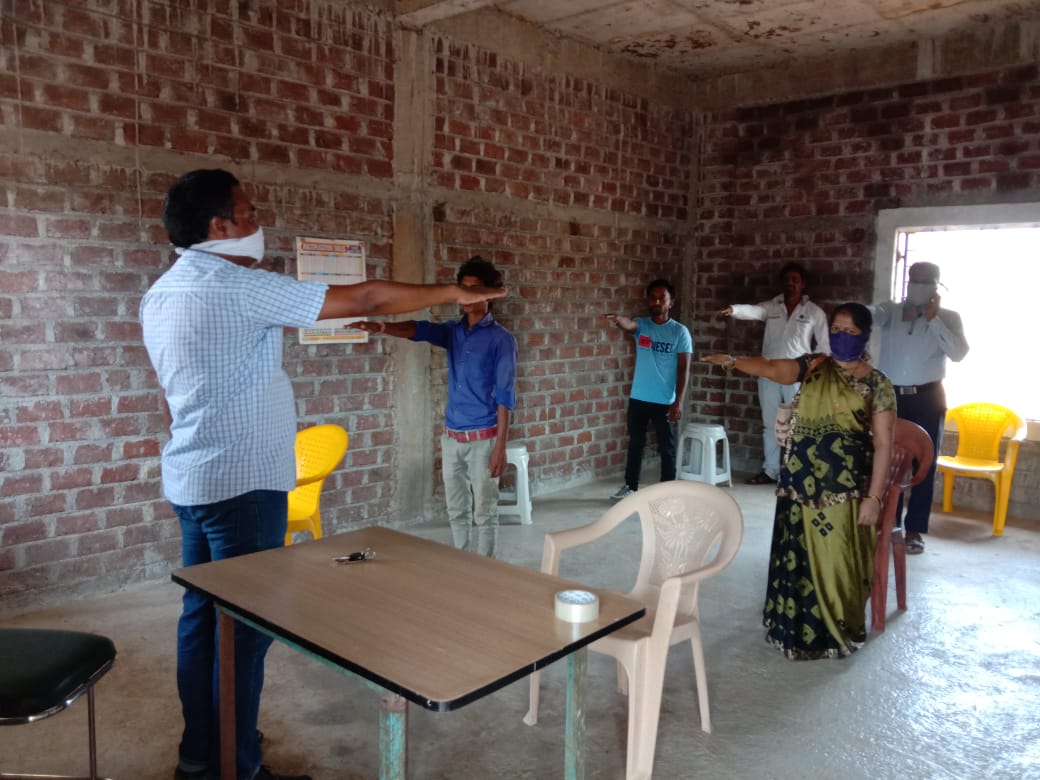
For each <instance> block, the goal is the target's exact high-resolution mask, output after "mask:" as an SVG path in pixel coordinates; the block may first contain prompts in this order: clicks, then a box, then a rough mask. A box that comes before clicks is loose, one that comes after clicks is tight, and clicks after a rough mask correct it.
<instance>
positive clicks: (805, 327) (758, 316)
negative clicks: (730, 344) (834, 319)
mask: <svg viewBox="0 0 1040 780" xmlns="http://www.w3.org/2000/svg"><path fill="white" fill-rule="evenodd" d="M731 308H732V309H733V318H734V319H738V320H761V321H764V322H765V323H766V332H765V334H764V335H763V336H762V357H764V358H767V359H769V360H777V359H778V358H796V357H800V356H801V355H806V354H808V353H810V352H813V351H814V350H813V345H812V340H813V338H814V337H815V339H816V349H815V351H816V352H824V353H826V354H828V355H829V354H830V351H831V341H830V335H829V328H828V327H827V315H826V314H824V313H823V309H821V308H820V307H819V306H817V305H816V304H815V303H813V302H812V301H810V300H809V296H808V295H803V296H802V300H801V301H800V302H799V303H798V305H797V306H795V307H794V311H793V312H791V316H790V317H788V316H787V304H785V303H784V296H783V293H781V294H780V295H778V296H776V297H775V298H773V299H771V300H768V301H763V302H762V303H759V304H755V305H750V304H737V305H734V306H732V307H731Z"/></svg>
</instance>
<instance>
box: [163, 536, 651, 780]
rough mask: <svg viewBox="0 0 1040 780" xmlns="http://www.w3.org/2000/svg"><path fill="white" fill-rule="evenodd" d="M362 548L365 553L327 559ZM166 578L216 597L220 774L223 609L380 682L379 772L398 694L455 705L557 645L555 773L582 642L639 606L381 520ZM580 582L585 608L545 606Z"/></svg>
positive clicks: (548, 659) (568, 755) (230, 771)
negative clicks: (561, 614) (562, 701)
mask: <svg viewBox="0 0 1040 780" xmlns="http://www.w3.org/2000/svg"><path fill="white" fill-rule="evenodd" d="M365 548H372V549H373V550H374V551H375V557H374V558H373V559H372V560H366V561H361V562H355V563H336V562H335V561H334V560H333V559H334V558H336V557H339V556H344V555H348V554H350V553H353V552H357V551H359V550H364V549H365ZM173 581H174V582H176V583H178V584H180V585H183V586H184V587H186V588H191V589H193V590H196V591H199V592H200V593H204V594H206V595H207V596H209V597H211V598H212V599H213V600H214V601H215V602H216V603H217V605H218V607H219V608H220V609H219V616H218V626H219V628H218V632H219V636H220V643H219V655H220V659H219V664H220V680H221V686H220V697H221V698H220V711H221V715H222V717H221V777H222V778H224V780H234V778H235V735H234V728H235V722H234V717H229V714H230V713H234V685H233V684H231V682H230V681H233V680H234V651H233V646H234V631H233V626H234V620H239V621H242V622H244V623H247V624H248V625H251V626H253V627H254V628H257V629H259V630H260V631H263V632H264V633H267V634H269V635H270V636H272V637H274V638H275V639H278V640H280V641H282V642H285V643H286V644H288V645H290V646H291V647H294V648H296V649H297V650H299V651H301V652H303V653H305V654H307V655H310V656H312V657H315V658H318V659H319V660H322V661H324V662H326V663H328V664H330V665H332V666H335V667H338V668H341V669H345V670H347V671H349V672H353V673H354V674H357V675H359V676H360V677H362V678H364V679H366V680H368V681H370V682H371V683H373V684H375V685H376V686H378V687H379V688H381V689H383V691H384V697H383V708H382V712H381V715H380V731H379V734H380V755H381V766H380V777H381V778H384V779H385V780H389V779H390V778H404V777H405V774H406V759H407V752H406V741H407V702H409V701H412V702H415V703H416V704H419V705H421V706H423V707H425V708H426V709H429V710H434V711H446V710H453V709H458V708H459V707H462V706H463V705H465V704H469V703H470V702H472V701H475V700H477V699H479V698H481V697H483V696H486V695H487V694H489V693H492V692H493V691H496V690H498V689H499V688H502V687H504V686H506V685H508V684H509V683H512V682H514V681H516V680H519V679H521V678H523V677H526V676H527V675H529V674H530V673H531V672H533V671H535V670H537V669H542V668H544V667H546V666H548V665H549V664H551V663H552V662H553V661H556V660H558V659H560V658H563V657H564V656H567V657H568V674H567V722H566V734H565V750H564V753H565V766H564V775H565V777H567V778H581V777H583V776H584V761H583V750H582V748H583V744H582V743H583V742H584V713H583V710H584V708H583V701H582V689H583V684H582V683H583V677H584V667H585V661H586V654H587V650H586V649H585V647H586V645H588V644H589V643H590V642H593V641H594V640H596V639H599V638H600V637H602V636H605V635H607V634H609V633H611V632H613V631H616V630H618V629H619V628H621V627H623V626H625V625H628V624H629V623H631V622H633V621H635V620H638V619H639V618H640V617H642V616H643V614H644V612H645V610H644V607H643V605H642V604H641V603H639V602H638V601H635V600H633V599H630V598H627V597H625V596H622V595H621V594H618V593H615V592H613V591H609V590H600V589H590V588H585V587H584V586H580V585H578V584H576V583H574V582H570V581H568V580H564V579H561V578H559V577H553V576H550V575H548V574H543V573H541V572H539V571H535V570H532V569H526V568H523V567H520V566H514V565H512V564H509V563H504V562H502V561H496V560H492V559H490V558H485V557H482V556H479V555H475V554H472V553H466V552H461V551H459V550H456V549H454V548H452V547H449V546H447V545H443V544H438V543H436V542H431V541H427V540H425V539H420V538H418V537H416V536H411V535H409V534H405V533H401V532H398V531H393V530H390V529H388V528H381V527H373V528H364V529H362V530H359V531H353V532H350V533H345V534H339V535H337V536H331V537H326V538H324V539H321V540H318V541H312V542H305V543H303V544H295V545H292V546H290V547H284V548H280V549H276V550H267V551H265V552H259V553H253V554H251V555H243V556H240V557H237V558H229V559H226V560H222V561H214V562H212V563H204V564H200V565H198V566H191V567H188V568H183V569H178V570H177V571H175V572H173ZM577 587H580V588H583V589H586V590H592V591H593V592H595V593H596V594H597V595H598V596H599V601H600V610H599V617H598V618H597V619H596V620H593V621H589V622H587V623H567V622H564V621H562V620H558V619H557V618H556V616H555V595H556V593H557V592H559V591H561V590H567V589H570V588H577ZM225 683H226V684H225ZM518 717H519V715H518ZM514 734H515V730H514Z"/></svg>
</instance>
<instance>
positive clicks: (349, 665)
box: [170, 573, 646, 712]
mask: <svg viewBox="0 0 1040 780" xmlns="http://www.w3.org/2000/svg"><path fill="white" fill-rule="evenodd" d="M170 579H172V580H173V582H175V583H176V584H178V585H180V586H182V587H184V588H187V589H189V590H193V591H195V592H196V593H201V594H203V595H204V596H206V597H207V598H209V599H211V600H212V601H213V602H214V603H215V604H217V605H218V606H219V607H220V608H221V609H222V610H224V611H225V612H227V613H228V614H229V615H231V616H232V617H233V618H234V619H236V620H239V621H241V622H245V623H247V624H249V625H251V626H252V627H253V628H256V629H257V630H259V631H262V632H263V633H265V634H268V635H269V636H271V637H273V638H275V639H277V640H279V641H281V642H285V643H291V644H292V645H294V646H295V647H297V648H300V649H301V650H303V651H305V652H306V653H307V654H309V655H311V656H313V657H314V658H318V659H320V660H323V661H328V662H329V663H331V664H333V665H335V666H338V667H339V668H341V669H345V670H346V671H348V672H350V673H351V674H355V675H357V676H358V677H361V678H363V679H365V680H368V681H369V682H371V683H375V684H376V685H378V686H380V687H382V688H385V689H386V690H388V691H390V692H392V693H396V694H398V695H399V696H403V697H404V698H405V699H407V700H408V701H411V702H414V703H415V704H418V705H419V706H421V707H423V708H424V709H427V710H431V711H433V712H450V711H452V710H457V709H461V708H462V707H464V706H466V705H467V704H471V703H472V702H474V701H477V700H478V699H482V698H484V697H485V696H487V695H489V694H491V693H494V692H495V691H498V690H500V689H502V688H504V687H506V686H507V685H510V684H512V683H514V682H516V681H517V680H522V679H523V678H524V677H527V676H528V675H530V674H532V673H533V672H536V671H538V670H540V669H544V668H546V667H547V666H550V665H551V664H553V663H555V662H556V661H558V660H560V659H561V658H566V657H567V656H568V655H570V654H571V653H573V652H575V651H576V650H580V649H581V648H583V647H586V646H588V645H590V644H592V643H593V642H595V641H596V640H597V639H602V638H603V637H605V636H607V635H609V634H612V633H614V632H615V631H618V630H619V629H621V628H624V627H625V626H627V625H629V624H631V623H634V622H636V621H637V620H639V619H640V618H642V617H644V616H645V615H646V608H645V607H643V608H642V609H639V610H637V611H636V612H634V613H632V614H631V615H628V616H626V617H624V618H621V619H618V620H615V621H614V622H613V623H611V624H610V625H608V626H603V628H601V629H599V630H598V631H594V632H593V633H591V634H589V635H588V636H584V637H581V638H580V639H577V640H575V641H574V642H572V643H571V644H569V645H567V647H564V648H561V649H559V650H557V651H555V652H552V653H550V654H549V655H547V656H545V657H544V658H540V659H538V660H536V661H535V662H534V663H533V664H532V665H531V666H530V667H527V666H525V667H522V668H520V669H517V670H516V671H514V672H511V673H510V674H508V675H506V676H505V677H502V678H500V679H498V680H495V681H494V682H492V683H489V684H488V685H485V686H482V687H481V688H477V689H475V690H472V691H469V692H468V693H465V694H463V695H462V696H459V697H458V698H455V699H446V700H434V699H427V698H425V697H423V696H420V695H418V694H417V693H415V692H414V691H411V690H408V689H407V688H404V687H402V686H400V685H398V684H396V683H394V682H393V681H391V680H387V679H385V678H383V677H382V676H380V675H378V674H374V673H372V672H371V671H369V670H368V669H365V668H363V667H361V666H358V665H357V664H355V663H354V662H352V661H350V660H349V659H347V658H343V657H342V656H339V655H337V654H335V653H333V652H331V651H329V650H327V649H326V648H323V647H319V646H318V645H315V644H314V643H312V642H309V641H307V640H304V639H303V638H301V637H299V636H297V635H296V634H293V633H291V632H288V631H285V630H284V629H281V628H277V627H276V626H274V625H273V624H271V623H270V622H268V621H266V620H264V619H263V618H260V617H258V616H256V615H254V614H252V613H250V612H247V611H245V610H242V609H240V608H238V607H236V606H234V605H233V604H230V603H229V602H227V601H226V600H225V599H222V598H220V597H218V596H215V595H214V594H212V593H210V592H209V591H207V590H206V589H204V588H200V587H198V586H197V585H195V584H193V583H189V582H188V581H187V580H184V579H182V578H180V577H178V576H177V575H176V574H175V573H174V574H171V575H170Z"/></svg>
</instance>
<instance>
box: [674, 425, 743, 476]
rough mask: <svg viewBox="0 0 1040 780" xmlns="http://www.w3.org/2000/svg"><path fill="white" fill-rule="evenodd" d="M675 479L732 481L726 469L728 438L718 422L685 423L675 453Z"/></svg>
mask: <svg viewBox="0 0 1040 780" xmlns="http://www.w3.org/2000/svg"><path fill="white" fill-rule="evenodd" d="M675 458H676V461H677V462H676V468H675V476H676V478H677V479H688V480H692V481H694V482H707V483H708V484H709V485H718V484H719V483H721V482H725V483H726V484H728V485H732V484H733V478H732V477H731V476H730V470H729V439H727V438H726V429H725V428H723V427H722V426H721V425H705V424H702V423H687V424H686V426H685V427H684V428H683V431H682V435H680V436H679V445H678V447H677V451H676V453H675Z"/></svg>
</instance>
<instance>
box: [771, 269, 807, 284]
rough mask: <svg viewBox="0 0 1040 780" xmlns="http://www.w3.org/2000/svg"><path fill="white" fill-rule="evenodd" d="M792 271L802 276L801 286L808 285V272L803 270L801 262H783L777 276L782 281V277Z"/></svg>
mask: <svg viewBox="0 0 1040 780" xmlns="http://www.w3.org/2000/svg"><path fill="white" fill-rule="evenodd" d="M792 272H793V273H796V274H798V275H799V276H800V277H802V287H808V286H809V272H808V271H806V270H805V266H804V265H802V264H801V263H784V266H783V268H781V269H780V273H779V275H778V278H779V279H780V281H781V282H782V281H783V280H784V277H785V276H787V275H788V274H789V273H792Z"/></svg>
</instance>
